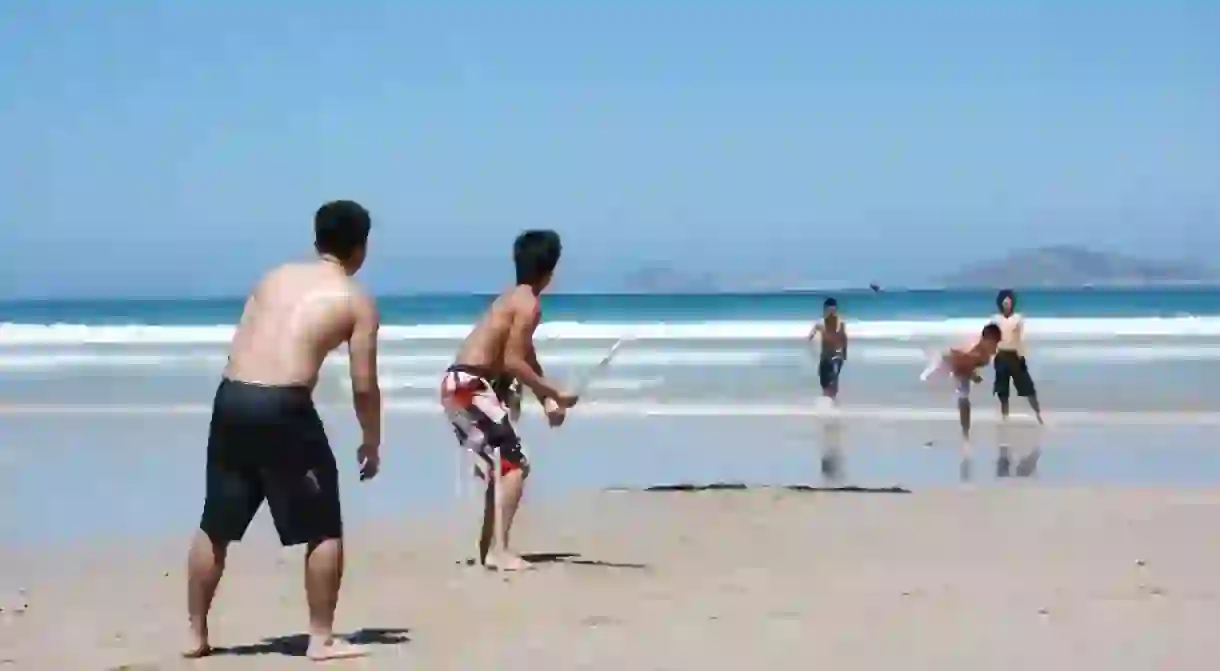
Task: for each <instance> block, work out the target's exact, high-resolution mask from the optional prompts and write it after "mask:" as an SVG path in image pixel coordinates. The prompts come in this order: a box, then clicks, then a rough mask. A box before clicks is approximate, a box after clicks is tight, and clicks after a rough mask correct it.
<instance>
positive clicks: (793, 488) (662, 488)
mask: <svg viewBox="0 0 1220 671" xmlns="http://www.w3.org/2000/svg"><path fill="white" fill-rule="evenodd" d="M776 489H783V490H787V491H790V492H809V493H824V494H910V493H911V490H909V489H907V488H905V487H898V486H893V487H857V486H854V485H845V486H841V487H815V486H813V485H747V484H745V483H744V482H712V483H709V484H706V485H696V484H687V483H679V484H671V485H652V486H651V487H644V488H642V489H631V488H627V487H615V488H613V489H610V490H607V491H612V492H714V491H760V490H776Z"/></svg>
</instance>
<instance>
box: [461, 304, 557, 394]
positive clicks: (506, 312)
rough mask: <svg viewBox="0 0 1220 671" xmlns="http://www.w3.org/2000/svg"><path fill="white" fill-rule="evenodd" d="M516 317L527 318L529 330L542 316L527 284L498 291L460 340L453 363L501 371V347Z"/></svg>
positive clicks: (504, 343)
mask: <svg viewBox="0 0 1220 671" xmlns="http://www.w3.org/2000/svg"><path fill="white" fill-rule="evenodd" d="M516 319H522V320H528V321H529V322H530V323H531V325H530V327H529V328H530V332H531V333H532V332H533V329H534V328H536V327H537V326H538V323H539V322H540V321H541V319H542V312H541V310H540V309H539V306H538V297H537V296H535V295H534V293H533V292H532V291H530V289H529V287H526V286H520V285H518V286H515V287H512V288H510V289H506V290H505V291H504V292H503V293H501V294H500V295H499V296H498V297H497V298H496V300H495V301H493V302H492V304H491V306H490V307H489V308H488V309H487V312H486V313H484V314H483V317H482V319H480V320H479V321H478V323H477V324H475V326H474V329H473V330H471V332H470V334H469V335H467V336H466V339H465V340H464V341H462V345H461V347H459V348H458V351H457V356H456V357H454V362H455V363H458V364H461V365H463V366H477V367H479V368H485V369H487V371H488V372H489V373H491V374H494V375H501V374H503V373H505V370H504V350H505V349H506V347H507V345H508V335H509V332H510V331H511V330H512V326H513V322H514V320H516ZM531 349H532V348H531Z"/></svg>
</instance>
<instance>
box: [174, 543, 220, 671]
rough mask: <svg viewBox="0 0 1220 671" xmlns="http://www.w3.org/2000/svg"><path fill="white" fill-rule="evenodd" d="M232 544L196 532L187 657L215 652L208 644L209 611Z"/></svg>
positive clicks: (191, 557)
mask: <svg viewBox="0 0 1220 671" xmlns="http://www.w3.org/2000/svg"><path fill="white" fill-rule="evenodd" d="M228 552H229V545H228V543H223V542H222V543H217V542H214V541H213V540H212V539H211V538H209V537H208V535H207V534H206V533H204V532H203V531H196V532H195V538H194V539H193V540H192V541H191V549H190V551H189V552H188V553H187V562H186V569H187V581H186V609H187V614H188V616H189V617H190V623H191V632H190V641H189V643H188V645H187V648H186V650H184V651H183V653H182V655H183V656H184V657H187V658H196V657H204V656H206V655H208V654H209V653H211V651H212V648H211V646H210V645H209V643H208V613H209V612H210V611H211V610H212V599H214V598H215V597H216V589H217V588H218V587H219V586H220V578H221V577H222V576H223V575H224V570H225V558H226V557H227V556H228Z"/></svg>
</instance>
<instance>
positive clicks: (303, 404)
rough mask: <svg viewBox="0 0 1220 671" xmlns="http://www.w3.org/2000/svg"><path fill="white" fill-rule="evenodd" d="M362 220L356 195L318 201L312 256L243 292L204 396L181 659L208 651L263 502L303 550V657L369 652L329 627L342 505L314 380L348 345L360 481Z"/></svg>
mask: <svg viewBox="0 0 1220 671" xmlns="http://www.w3.org/2000/svg"><path fill="white" fill-rule="evenodd" d="M371 226H372V219H371V217H370V216H369V213H368V210H366V209H364V207H362V206H361V205H360V204H359V203H356V202H354V201H348V200H344V201H332V202H329V203H326V204H325V205H323V206H322V207H320V208H319V209H318V211H317V213H316V214H315V215H314V250H315V251H316V252H317V254H318V257H317V260H315V261H312V262H302V263H290V264H286V265H282V266H279V267H278V268H275V269H274V270H272V271H270V272H269V273H267V275H266V276H264V277H263V278H262V280H261V281H260V282H259V284H258V286H257V287H256V288H255V289H254V291H252V292H251V293H250V297H249V298H248V299H247V300H246V305H245V309H244V311H243V313H242V317H241V321H240V323H239V324H238V327H237V330H236V332H235V333H234V335H233V341H232V344H231V346H230V349H229V362H228V365H227V366H226V367H225V371H224V376H223V378H222V379H221V381H220V384H219V386H218V387H217V389H216V395H215V397H214V399H213V401H212V418H211V421H210V422H209V425H208V441H207V459H206V463H205V469H206V473H207V476H206V479H205V482H206V486H205V494H204V504H203V514H202V515H201V517H200V522H199V531H198V532H197V533H196V534H195V538H194V539H193V540H192V542H191V549H190V552H189V553H188V577H187V585H188V588H187V594H188V598H187V611H188V614H189V617H190V644H189V645H188V647H187V649H186V650H184V651H183V655H184V656H186V657H189V658H196V657H204V656H207V655H210V654H211V653H212V651H213V650H212V646H211V643H210V641H209V631H208V616H209V613H210V611H211V608H212V600H213V597H214V596H215V594H216V589H217V586H218V585H219V584H220V580H221V577H222V576H223V573H224V567H225V556H226V553H227V551H228V547H229V545H230V544H231V543H235V542H239V541H241V539H242V538H243V537H244V536H245V534H246V530H247V529H248V528H249V526H250V522H251V520H253V519H254V516H255V514H256V513H257V512H258V510H259V508H260V507H261V506H262V505H263V503H264V502H265V503H266V504H267V507H268V508H270V511H271V517H272V520H273V521H274V523H275V531H276V535H278V536H279V539H280V543H281V544H282V545H283V546H285V547H291V546H298V545H304V546H306V547H307V548H308V549H307V550H306V553H305V592H306V599H305V601H306V603H307V604H308V607H309V644H308V647H307V649H306V652H305V655H306V657H308V658H310V659H312V660H315V661H327V660H332V659H341V658H347V657H355V656H363V655H365V654H366V653H367V650H364V649H362V648H360V647H359V646H356V645H352V644H350V643H349V642H346V641H343V640H342V639H340V638H338V637H336V636H335V635H334V611H335V605H336V603H337V602H338V598H339V597H338V594H339V586H340V583H341V581H342V576H343V514H342V506H341V502H340V496H339V467H338V463H337V462H336V460H335V454H334V451H333V450H332V449H331V445H330V441H329V439H328V438H327V435H326V430H325V427H324V426H323V423H322V418H321V417H320V416H319V414H318V411H317V408H316V407H315V405H314V402H313V387H314V385H316V384H317V381H318V371H319V370H320V369H321V367H322V363H323V362H324V361H325V360H326V355H327V354H329V353H330V352H331V351H332V350H334V349H335V348H337V347H338V346H339V345H340V344H342V343H344V342H347V343H348V355H349V367H348V368H349V374H350V376H351V384H352V405H353V408H354V410H355V412H356V418H357V420H358V421H359V423H360V431H361V443H360V446H359V447H358V448H357V449H356V458H357V462H358V463H359V464H360V479H361V480H368V479H370V478H372V477H374V476H375V475H376V474H377V471H378V468H379V465H380V463H381V457H380V447H381V391H380V388H379V386H378V384H377V331H378V325H379V318H378V315H377V308H376V304H375V303H374V301H373V299H372V297H370V296H369V295H368V294H367V293H365V292H364V290H362V289H361V288H360V286H359V285H357V284H356V282H355V281H354V280H352V279H351V276H352V275H354V274H355V273H357V272H358V271H359V270H360V268H361V267H362V266H363V265H364V261H365V258H366V256H367V251H368V236H369V230H370V228H371Z"/></svg>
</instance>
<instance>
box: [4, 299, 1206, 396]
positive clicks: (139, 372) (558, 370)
mask: <svg viewBox="0 0 1220 671" xmlns="http://www.w3.org/2000/svg"><path fill="white" fill-rule="evenodd" d="M835 297H836V298H838V299H839V303H840V310H841V312H842V314H843V315H844V317H845V319H846V320H847V322H848V325H849V333H850V336H851V339H852V346H851V348H850V359H849V361H848V363H847V366H846V367H845V369H844V373H843V379H842V402H843V403H844V405H845V407H846V406H848V405H851V404H856V405H863V406H878V405H880V406H902V407H916V408H918V407H924V406H929V407H943V406H944V404H945V402H946V398H948V397H947V396H946V395H945V390H944V388H943V386H941V385H938V384H935V383H932V384H928V383H921V382H920V381H919V380H918V374H919V372H920V371H921V370H922V369H923V366H924V365H925V363H926V361H927V360H928V357H929V356H930V354H931V353H934V352H935V351H937V350H939V349H940V348H943V347H945V346H946V345H949V344H954V343H957V342H960V341H961V340H963V339H965V338H968V337H969V336H970V335H972V334H974V333H977V331H978V330H979V328H981V326H982V324H983V323H985V321H986V320H987V319H988V317H989V316H990V315H991V314H992V313H994V303H993V300H994V293H993V292H991V291H931V290H929V291H883V292H881V293H874V292H872V291H843V292H836V293H835ZM823 298H824V294H819V293H812V292H810V293H775V294H739V295H733V294H726V295H608V294H573V295H555V296H544V298H543V309H544V323H543V326H542V327H541V328H540V329H539V333H538V341H539V353H540V357H541V359H542V362H543V364H544V365H545V366H547V369H548V372H549V373H552V374H554V375H557V376H558V377H560V378H563V377H567V378H577V377H579V376H580V375H581V374H582V373H583V371H584V369H585V368H586V367H588V366H591V365H593V364H594V363H596V362H597V361H598V360H599V359H600V358H601V357H602V355H603V354H604V352H605V351H606V349H607V348H608V347H609V346H610V344H611V343H613V342H614V340H615V339H617V338H622V337H626V338H630V340H629V341H628V343H627V344H626V345H625V346H624V348H623V349H622V350H621V352H620V354H619V355H618V356H617V358H616V359H615V361H614V364H613V366H612V367H611V369H609V371H607V372H606V373H605V374H603V375H601V376H599V377H598V378H597V379H596V380H594V383H593V384H592V386H591V388H590V394H589V398H590V400H595V401H598V402H602V403H607V404H614V403H618V404H629V405H631V406H633V407H643V406H647V405H649V404H685V405H694V406H700V405H703V406H708V407H717V406H722V405H751V404H753V405H759V404H761V405H771V406H774V405H799V404H802V403H806V402H810V401H812V400H814V399H815V398H816V397H817V395H818V389H817V384H816V366H815V365H814V361H813V354H812V352H811V349H810V346H809V344H808V343H807V342H806V341H805V339H804V336H805V335H806V334H807V333H808V331H809V328H810V325H811V323H812V320H814V319H815V318H817V317H818V316H819V315H820V312H821V302H822V300H823ZM490 300H491V297H490V296H478V295H458V296H444V295H431V296H397V297H385V298H382V299H381V300H380V307H381V311H382V318H383V324H384V325H383V329H382V340H383V347H382V351H381V373H382V384H383V388H384V390H385V392H386V394H387V398H388V399H389V401H390V402H391V403H399V404H400V405H402V406H404V407H408V406H412V405H414V404H419V405H421V406H422V405H425V404H429V403H432V402H434V400H435V394H436V383H437V380H438V375H439V373H440V372H441V371H442V370H443V369H444V367H445V366H446V365H447V364H448V363H449V362H450V359H451V357H452V354H453V352H454V350H455V348H456V346H457V343H458V341H459V339H460V338H461V337H463V336H464V335H465V333H466V331H467V330H468V328H469V326H470V324H471V323H472V322H473V321H474V319H475V318H477V316H478V314H479V313H480V311H481V310H482V309H483V308H484V307H485V306H486V305H487V304H488V302H489V301H490ZM241 305H242V301H241V300H240V299H206V300H98V301H78V300H62V301H60V300H55V301H28V302H2V303H0V403H3V404H6V405H23V406H25V405H55V406H60V405H79V404H85V405H96V404H112V405H113V404H135V405H139V404H150V403H156V404H188V403H201V402H206V401H207V400H209V398H210V395H211V393H212V391H213V390H214V387H215V384H216V380H217V377H218V375H219V372H220V370H221V368H222V367H223V365H224V361H225V348H226V345H227V342H228V339H229V337H230V335H231V333H232V325H233V324H234V323H235V322H236V320H237V318H238V316H239V315H240V311H241ZM1020 309H1021V311H1022V312H1023V313H1024V314H1025V315H1026V318H1027V323H1028V326H1027V336H1028V338H1029V340H1030V342H1031V351H1030V357H1029V359H1030V365H1031V367H1032V369H1033V374H1034V376H1035V378H1036V380H1037V381H1038V383H1039V394H1040V396H1041V397H1042V398H1043V400H1044V403H1045V404H1046V405H1047V407H1048V408H1055V407H1059V408H1065V409H1073V408H1074V409H1081V410H1097V411H1109V410H1115V411H1155V410H1200V409H1211V408H1213V407H1215V405H1217V404H1216V402H1215V401H1213V400H1212V398H1211V397H1210V395H1208V394H1205V393H1204V392H1205V391H1206V388H1205V387H1204V385H1203V382H1204V380H1205V379H1211V378H1212V377H1213V376H1214V375H1215V374H1216V373H1218V372H1220V293H1218V292H1216V291H1215V290H1210V289H1207V290H1205V289H1193V288H1182V289H1157V290H1117V289H1096V290H1029V291H1024V292H1022V293H1021V295H1020ZM345 372H346V371H345V361H344V357H343V356H342V355H341V354H337V355H336V356H334V357H332V360H331V361H329V362H328V367H327V370H326V371H325V373H324V376H323V379H322V381H321V382H320V384H319V389H318V392H317V393H318V398H319V401H320V402H342V401H344V400H345V399H346V379H345Z"/></svg>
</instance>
